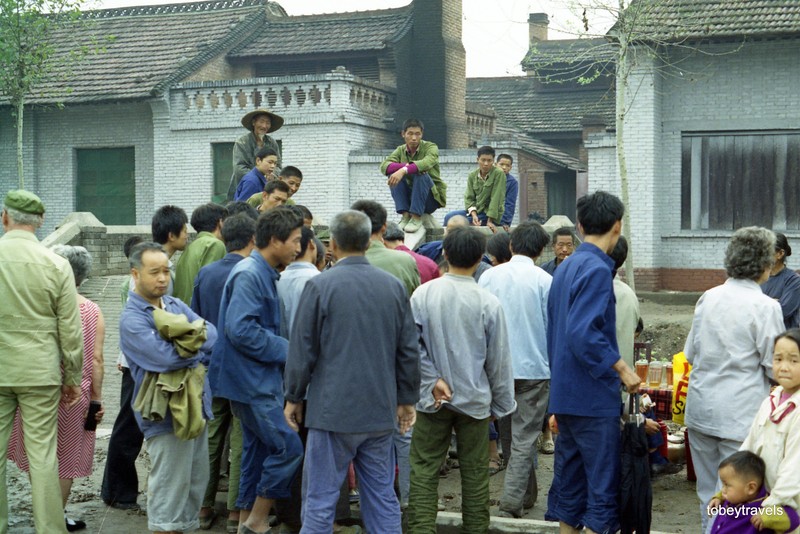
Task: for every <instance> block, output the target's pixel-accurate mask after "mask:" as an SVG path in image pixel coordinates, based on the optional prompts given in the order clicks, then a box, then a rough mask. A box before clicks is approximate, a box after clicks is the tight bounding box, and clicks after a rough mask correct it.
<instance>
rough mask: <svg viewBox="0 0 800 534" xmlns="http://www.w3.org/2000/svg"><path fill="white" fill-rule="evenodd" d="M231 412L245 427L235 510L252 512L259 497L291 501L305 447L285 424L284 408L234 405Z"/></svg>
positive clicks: (261, 404) (273, 404)
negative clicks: (292, 488) (295, 478)
mask: <svg viewBox="0 0 800 534" xmlns="http://www.w3.org/2000/svg"><path fill="white" fill-rule="evenodd" d="M231 409H232V410H233V414H234V415H235V416H236V417H238V418H239V420H240V421H241V423H242V473H241V477H240V478H239V499H238V500H237V501H236V508H238V509H239V510H252V509H253V503H255V500H256V496H258V497H263V498H265V499H288V498H289V497H291V487H292V481H293V480H294V477H295V476H296V475H297V472H298V470H299V468H300V463H301V462H302V460H303V444H302V443H301V442H300V436H299V435H298V434H297V432H295V431H294V430H292V429H291V428H289V425H288V424H286V419H285V418H284V416H283V405H282V404H278V403H277V402H267V401H260V402H255V403H253V404H245V403H241V402H236V401H231Z"/></svg>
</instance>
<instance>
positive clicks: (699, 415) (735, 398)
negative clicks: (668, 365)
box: [683, 278, 784, 441]
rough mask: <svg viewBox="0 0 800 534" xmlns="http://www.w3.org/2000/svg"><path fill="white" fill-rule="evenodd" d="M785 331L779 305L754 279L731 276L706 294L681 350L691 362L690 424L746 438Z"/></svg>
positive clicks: (719, 435)
mask: <svg viewBox="0 0 800 534" xmlns="http://www.w3.org/2000/svg"><path fill="white" fill-rule="evenodd" d="M783 330H784V326H783V313H782V312H781V306H780V304H778V303H777V302H776V301H775V300H773V299H771V298H770V297H768V296H766V295H764V293H762V292H761V288H760V287H759V285H758V284H757V283H755V282H754V281H752V280H739V279H734V278H728V280H727V281H726V282H725V283H724V284H722V285H721V286H717V287H714V288H712V289H709V290H708V291H706V292H705V293H703V296H702V297H700V300H698V301H697V306H696V307H695V311H694V319H693V320H692V329H691V331H690V332H689V337H688V338H687V339H686V346H685V347H684V349H683V351H684V352H685V353H686V359H687V360H688V361H689V363H691V364H692V374H691V375H690V376H689V391H688V393H687V397H686V417H685V423H686V426H687V427H689V428H690V429H691V430H697V431H698V432H702V433H704V434H708V435H710V436H714V437H717V438H722V439H730V440H734V441H743V440H744V438H745V437H746V436H747V432H748V430H750V425H751V424H752V423H753V419H754V418H755V416H756V412H757V411H758V406H759V405H760V404H761V401H762V400H764V398H765V397H766V396H767V395H768V394H769V380H768V378H771V377H772V348H773V345H774V343H775V337H777V335H778V334H780V333H781V332H783Z"/></svg>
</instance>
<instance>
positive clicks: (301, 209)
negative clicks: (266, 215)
mask: <svg viewBox="0 0 800 534" xmlns="http://www.w3.org/2000/svg"><path fill="white" fill-rule="evenodd" d="M289 207H290V208H292V209H293V210H294V211H296V212H297V214H298V215H300V216H301V217H302V218H303V219H311V220H312V221H313V220H314V216H313V215H312V214H311V210H310V209H308V208H307V207H305V206H301V205H300V204H295V205H294V206H289Z"/></svg>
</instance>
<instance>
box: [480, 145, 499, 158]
mask: <svg viewBox="0 0 800 534" xmlns="http://www.w3.org/2000/svg"><path fill="white" fill-rule="evenodd" d="M494 155H495V151H494V147H491V146H489V145H483V146H482V147H480V148H479V149H478V157H481V156H492V158H494Z"/></svg>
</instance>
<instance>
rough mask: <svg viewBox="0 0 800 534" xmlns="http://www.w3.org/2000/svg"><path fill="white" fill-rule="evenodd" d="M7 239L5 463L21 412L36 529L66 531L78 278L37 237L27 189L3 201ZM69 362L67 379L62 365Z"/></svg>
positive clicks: (40, 216) (0, 258)
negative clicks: (60, 420) (64, 430)
mask: <svg viewBox="0 0 800 534" xmlns="http://www.w3.org/2000/svg"><path fill="white" fill-rule="evenodd" d="M2 218H3V230H4V232H5V234H4V235H3V237H2V238H0V295H2V296H3V307H2V309H0V369H2V372H0V458H5V456H6V453H7V449H8V439H9V435H10V433H11V426H12V423H13V421H14V413H15V412H16V411H17V408H19V409H20V412H21V414H22V430H23V434H24V443H25V450H26V452H27V453H28V459H29V460H30V478H31V488H32V493H33V520H34V523H35V526H36V532H48V533H50V532H55V533H61V532H67V530H66V524H65V520H64V515H63V507H62V503H61V490H60V489H59V483H58V464H57V461H56V436H57V425H56V422H57V419H56V418H57V415H58V403H59V399H61V401H62V402H64V403H66V404H67V405H69V406H72V405H74V404H75V402H77V400H78V398H79V396H80V392H81V388H80V384H81V366H82V364H83V334H82V332H81V320H80V313H79V311H78V303H77V299H76V293H75V279H74V277H73V274H72V268H71V267H70V265H69V262H67V260H66V259H64V258H62V257H61V256H58V255H56V254H54V253H52V252H50V250H48V249H47V248H45V247H44V246H42V245H41V244H40V243H39V240H38V239H37V238H36V235H34V232H35V231H36V229H37V228H39V227H40V226H41V225H42V221H43V220H44V204H42V201H41V200H40V199H39V197H37V196H36V195H34V194H33V193H30V192H28V191H22V190H17V191H11V192H9V193H8V194H7V195H6V197H5V200H4V202H3V215H2ZM62 365H63V368H64V372H63V376H62V373H61V366H62ZM7 532H8V498H7V495H6V462H5V461H0V534H5V533H7Z"/></svg>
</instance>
